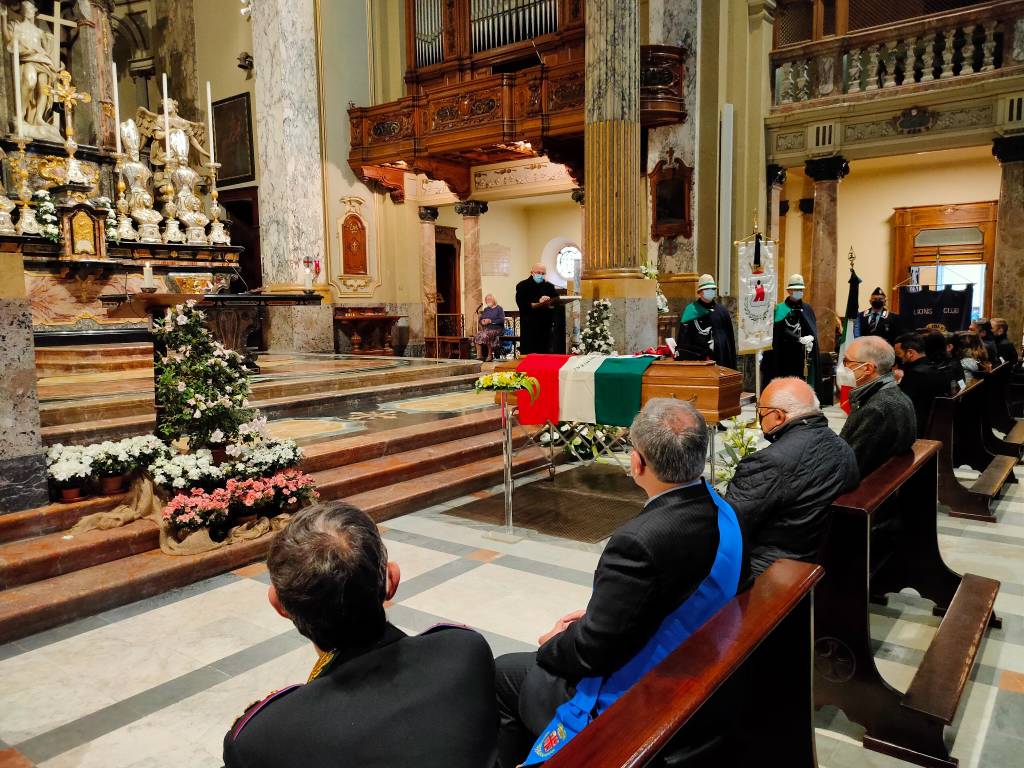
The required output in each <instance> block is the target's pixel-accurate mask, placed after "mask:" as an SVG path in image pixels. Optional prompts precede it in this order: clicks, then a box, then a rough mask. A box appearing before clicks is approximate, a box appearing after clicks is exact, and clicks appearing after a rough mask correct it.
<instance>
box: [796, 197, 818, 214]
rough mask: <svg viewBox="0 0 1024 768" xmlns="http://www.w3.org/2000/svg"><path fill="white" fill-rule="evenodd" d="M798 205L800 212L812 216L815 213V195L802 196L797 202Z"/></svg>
mask: <svg viewBox="0 0 1024 768" xmlns="http://www.w3.org/2000/svg"><path fill="white" fill-rule="evenodd" d="M797 207H798V208H799V209H800V213H802V214H804V215H805V216H810V215H811V214H812V213H814V198H813V197H801V198H800V201H799V202H798V203H797Z"/></svg>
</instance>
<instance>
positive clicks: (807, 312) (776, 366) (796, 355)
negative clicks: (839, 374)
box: [764, 275, 831, 389]
mask: <svg viewBox="0 0 1024 768" xmlns="http://www.w3.org/2000/svg"><path fill="white" fill-rule="evenodd" d="M829 332H830V333H831V331H829ZM818 352H819V347H818V318H817V317H815V314H814V309H813V307H811V305H810V304H805V303H804V278H803V276H802V275H791V276H790V278H789V281H788V282H787V283H786V300H785V301H783V302H781V303H780V304H779V305H778V306H776V307H775V324H774V325H773V326H772V350H771V354H770V355H768V354H765V356H764V366H765V369H764V379H765V381H766V382H769V381H771V380H772V379H780V378H783V377H785V376H796V377H797V378H800V379H804V380H805V381H806V382H807V383H808V384H810V385H811V387H812V388H813V389H817V387H818V377H819V371H818Z"/></svg>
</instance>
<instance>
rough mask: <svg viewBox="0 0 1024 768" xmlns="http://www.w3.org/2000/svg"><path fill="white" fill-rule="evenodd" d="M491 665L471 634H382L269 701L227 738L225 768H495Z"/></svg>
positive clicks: (459, 631)
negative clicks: (369, 645) (365, 645)
mask: <svg viewBox="0 0 1024 768" xmlns="http://www.w3.org/2000/svg"><path fill="white" fill-rule="evenodd" d="M497 731H498V715H497V708H496V703H495V694H494V658H493V656H492V655H491V650H490V648H489V647H488V645H487V642H486V641H485V640H484V639H483V638H482V637H481V636H480V635H479V634H477V633H476V632H473V631H471V630H467V629H461V628H457V627H443V628H438V629H435V630H432V631H428V632H426V633H424V634H422V635H418V636H416V637H408V636H406V635H405V634H404V633H402V632H401V631H400V630H399V629H396V628H395V627H393V626H391V625H390V624H389V625H388V626H387V628H386V630H385V632H384V635H383V636H382V637H381V639H380V640H379V641H378V642H377V643H376V644H374V646H373V647H371V648H369V649H362V650H361V651H357V652H354V653H353V652H350V653H347V654H343V655H339V656H338V657H337V658H335V659H334V661H332V662H331V663H330V664H329V665H328V666H327V667H326V668H325V669H324V670H323V672H321V673H320V675H319V676H318V677H317V678H316V679H315V680H313V681H312V682H311V683H307V684H306V685H301V686H296V687H294V688H292V689H288V690H285V691H282V692H280V693H278V694H275V695H273V696H271V697H269V698H268V699H265V700H264V701H263V702H260V703H259V704H256V705H254V706H253V707H250V709H249V710H248V711H247V712H246V713H245V715H243V716H242V717H241V718H239V720H238V721H236V723H235V725H234V727H233V728H232V729H231V731H229V732H228V734H227V736H225V738H224V764H225V766H227V768H286V767H288V768H291V767H292V766H302V768H321V766H323V768H327V767H328V766H330V768H337V766H348V765H351V766H359V767H360V768H404V767H405V766H408V768H413V767H414V766H415V768H424V767H427V768H430V767H436V768H442V767H444V768H484V766H491V765H493V764H494V760H495V757H496V751H495V749H496V747H495V745H496V739H497Z"/></svg>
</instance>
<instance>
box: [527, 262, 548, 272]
mask: <svg viewBox="0 0 1024 768" xmlns="http://www.w3.org/2000/svg"><path fill="white" fill-rule="evenodd" d="M547 273H548V268H547V267H546V266H544V263H543V262H540V261H538V262H537V263H536V264H534V265H533V266H532V267H530V274H531V275H546V274H547Z"/></svg>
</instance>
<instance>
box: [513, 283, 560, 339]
mask: <svg viewBox="0 0 1024 768" xmlns="http://www.w3.org/2000/svg"><path fill="white" fill-rule="evenodd" d="M541 296H550V297H551V299H552V301H551V303H550V304H548V305H547V306H544V307H537V308H534V307H533V304H535V303H536V302H538V301H540V297H541ZM557 298H558V289H556V288H555V286H553V285H552V284H551V283H549V282H548V281H547V280H544V281H543V282H540V283H538V282H537V281H535V280H534V279H533V277H528V278H526V279H525V280H521V281H520V282H518V283H516V306H517V307H519V351H520V352H521V353H522V354H524V355H528V354H530V353H531V352H541V353H547V352H550V351H551V329H552V326H553V325H554V322H555V314H554V313H555V312H556V311H558V310H557V309H556V307H558V306H559V304H558V302H557V301H555V299H557Z"/></svg>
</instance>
